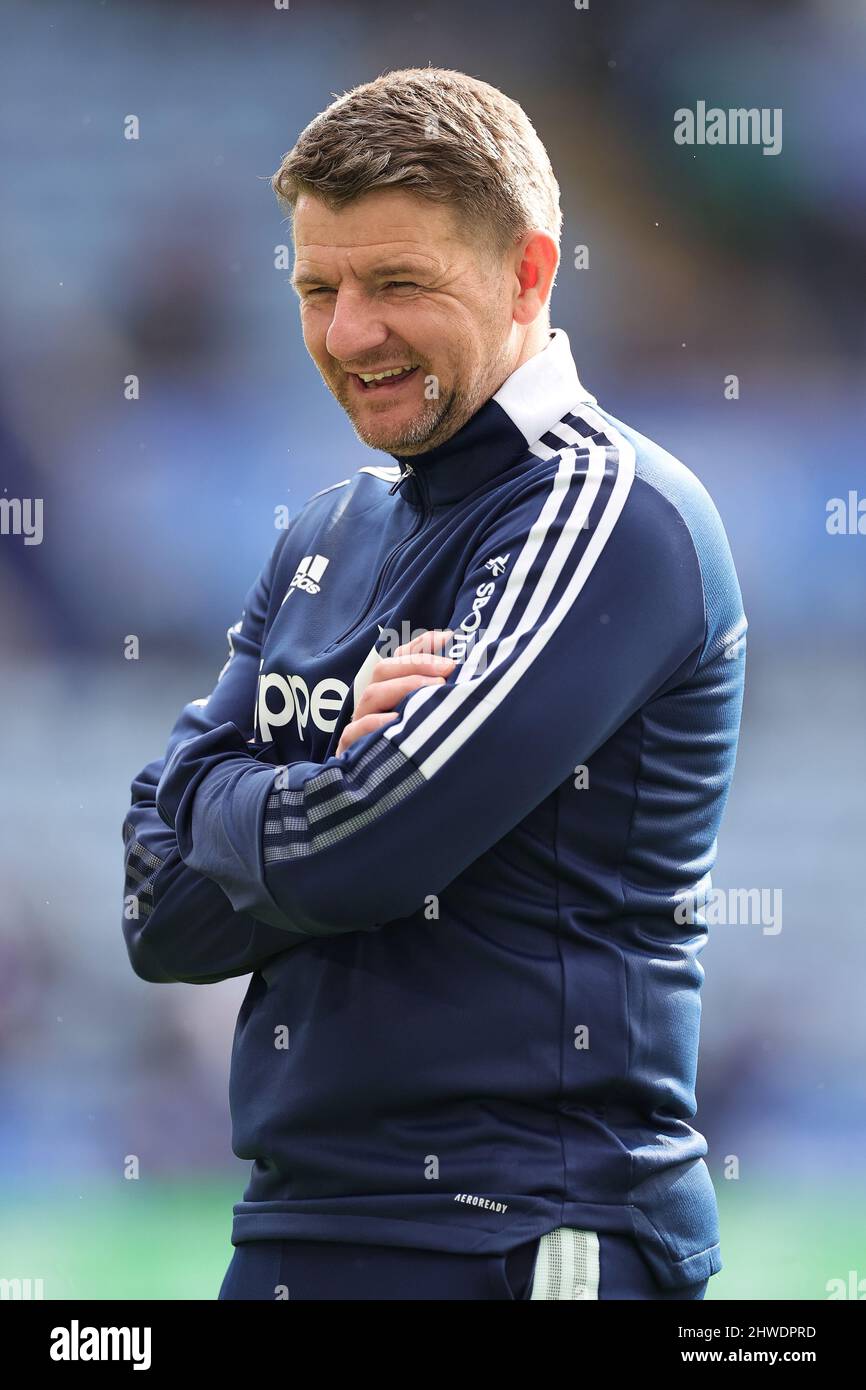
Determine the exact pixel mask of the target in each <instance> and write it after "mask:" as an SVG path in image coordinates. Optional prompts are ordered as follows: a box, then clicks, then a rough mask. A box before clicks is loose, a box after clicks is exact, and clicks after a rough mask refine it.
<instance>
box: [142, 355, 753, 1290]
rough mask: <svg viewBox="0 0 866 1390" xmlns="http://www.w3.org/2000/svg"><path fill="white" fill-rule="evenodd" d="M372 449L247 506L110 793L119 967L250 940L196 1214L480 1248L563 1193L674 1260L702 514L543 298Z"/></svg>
mask: <svg viewBox="0 0 866 1390" xmlns="http://www.w3.org/2000/svg"><path fill="white" fill-rule="evenodd" d="M394 457H395V458H396V460H397V465H396V466H395V465H389V466H386V467H381V466H373V467H366V468H361V469H360V470H359V471H358V472H357V473H356V475H355V476H354V477H353V478H352V479H349V480H347V481H345V482H341V483H337V484H335V485H334V486H333V487H330V488H326V489H324V491H322V492H321V493H317V494H316V495H315V496H314V497H312V498H311V499H310V500H309V502H308V503H307V504H306V506H305V507H304V508H303V509H302V510H301V511H300V513H299V514H298V515H297V517H295V518H294V520H293V521H292V522H291V523H290V524H289V526H288V527H287V528H286V529H285V530H283V531H282V532H281V534H280V538H279V540H278V542H277V544H276V546H275V548H274V551H273V554H272V555H271V557H270V560H269V562H268V563H267V564H266V566H265V568H264V570H263V572H262V574H261V575H260V577H259V579H258V580H257V582H256V583H255V584H254V585H253V587H252V589H251V590H250V592H249V595H248V597H247V600H246V606H245V609H244V612H243V615H242V620H241V621H240V622H239V623H238V624H236V625H235V627H234V628H232V629H230V631H229V646H230V653H229V659H228V661H227V662H226V664H225V666H224V667H223V670H222V672H221V673H220V677H219V679H218V681H217V684H216V687H215V689H214V690H213V692H212V694H211V695H210V696H209V697H208V698H207V699H206V700H197V701H194V702H193V703H191V704H190V705H188V706H187V707H186V708H185V709H184V710H183V712H182V713H181V715H180V717H179V719H178V721H177V723H176V724H175V726H174V729H173V731H172V734H171V738H170V741H169V746H168V750H167V753H166V756H165V758H164V759H160V760H158V761H156V762H152V763H150V764H148V766H147V767H145V768H144V769H143V771H142V772H141V773H140V774H139V776H138V777H137V778H136V779H135V781H134V782H133V785H132V805H131V808H130V810H129V812H128V814H127V817H126V820H125V823H124V840H125V864H126V894H127V899H126V907H125V913H124V933H125V938H126V943H127V947H128V950H129V955H130V959H131V961H132V965H133V967H134V969H135V970H136V972H137V973H138V974H139V975H140V976H142V977H143V978H144V979H146V980H153V981H175V980H179V981H187V982H192V983H206V982H210V981H215V980H221V979H226V978H227V977H229V976H232V975H241V974H247V973H252V980H251V981H250V985H249V988H248V991H247V995H246V998H245V1000H244V1003H243V1006H242V1008H241V1012H240V1015H239V1018H238V1022H237V1027H236V1031H235V1038H234V1049H233V1054H232V1070H231V1085H230V1099H231V1111H232V1120H233V1147H234V1150H235V1152H236V1153H237V1154H238V1156H239V1157H241V1158H248V1159H251V1160H252V1161H253V1162H252V1172H251V1177H250V1182H249V1186H248V1187H247V1190H246V1192H245V1193H244V1200H243V1201H241V1202H239V1203H238V1204H237V1205H236V1207H235V1209H234V1211H235V1214H234V1227H233V1234H232V1239H233V1241H234V1242H235V1243H236V1244H237V1243H239V1242H242V1241H245V1240H257V1239H262V1238H293V1237H294V1238H304V1239H311V1238H312V1239H321V1240H332V1241H340V1240H346V1241H362V1242H369V1243H373V1244H393V1245H404V1246H415V1247H418V1248H422V1249H431V1250H451V1251H464V1252H471V1251H478V1252H497V1253H498V1252H502V1251H505V1250H507V1249H509V1248H510V1247H511V1246H513V1245H517V1244H520V1243H522V1242H523V1241H526V1240H530V1239H532V1238H534V1237H536V1236H540V1235H542V1234H543V1233H544V1232H546V1231H549V1230H552V1229H553V1228H555V1227H557V1226H562V1225H567V1226H576V1227H581V1228H584V1229H591V1230H595V1231H614V1232H620V1233H626V1234H630V1235H632V1236H634V1237H636V1238H637V1239H638V1241H639V1242H640V1244H641V1248H642V1250H643V1252H644V1254H645V1255H646V1258H647V1260H648V1261H649V1263H650V1265H651V1267H652V1268H653V1270H654V1272H655V1274H656V1277H657V1278H658V1279H659V1280H660V1281H661V1282H662V1283H663V1284H664V1285H666V1286H668V1287H674V1286H677V1285H682V1284H686V1283H691V1282H693V1281H696V1280H700V1279H705V1278H707V1277H708V1276H709V1275H711V1274H713V1273H714V1272H716V1271H717V1270H718V1269H719V1268H720V1267H721V1259H720V1255H719V1244H718V1222H717V1210H716V1200H715V1193H714V1190H713V1186H712V1182H711V1179H710V1174H709V1171H708V1168H707V1166H706V1163H705V1161H704V1157H703V1156H704V1155H705V1154H706V1152H707V1146H706V1142H705V1140H704V1139H703V1137H702V1136H701V1135H700V1134H699V1133H698V1132H697V1131H696V1130H695V1129H694V1128H693V1127H692V1126H691V1125H690V1123H689V1121H690V1120H691V1119H692V1118H693V1116H694V1115H695V1110H696V1104H695V1077H696V1067H697V1054H698V1035H699V1023H700V986H701V981H702V979H703V970H702V967H701V965H700V963H699V961H698V954H699V952H700V950H701V949H702V947H703V945H704V944H705V941H706V936H707V933H706V925H705V923H704V920H703V916H702V915H701V913H700V911H699V910H698V911H697V912H695V911H692V912H691V913H690V914H689V917H690V920H689V919H688V918H687V920H685V921H683V920H682V918H683V905H684V904H687V903H689V902H691V904H692V905H693V906H694V905H695V904H697V907H698V909H699V906H700V901H701V898H702V895H703V894H704V893H706V891H707V889H708V887H709V884H710V878H709V874H710V870H711V868H712V866H713V863H714V861H715V855H716V837H717V832H718V829H719V823H720V820H721V817H722V812H723V809H724V805H725V801H726V799H727V795H728V791H729V787H730V782H731V777H732V773H733V768H734V759H735V753H736V744H737V736H738V731H739V723H740V711H741V704H742V694H743V676H744V664H745V632H746V620H745V617H744V613H743V604H742V598H741V595H740V589H739V584H738V581H737V576H736V571H735V569H734V564H733V561H732V558H731V554H730V550H729V547H728V542H727V539H726V536H725V532H724V529H723V527H722V523H721V521H720V519H719V516H718V513H717V511H716V509H715V507H714V505H713V503H712V501H711V499H710V498H709V496H708V494H707V492H706V491H705V489H704V488H703V486H702V485H701V483H700V482H699V481H698V480H697V479H696V478H695V476H694V475H693V474H692V473H691V472H690V471H689V470H688V469H687V468H685V467H684V466H683V465H682V464H681V463H679V462H678V461H677V460H676V459H674V458H672V457H671V456H670V455H669V454H667V453H665V452H664V451H663V450H662V449H660V448H659V447H658V446H656V445H655V444H653V443H651V442H650V441H649V440H647V439H645V438H643V437H642V436H641V435H639V434H637V433H636V432H635V431H634V430H632V429H630V428H629V427H627V426H626V425H624V424H622V423H621V422H620V421H618V420H615V419H613V417H611V416H610V415H609V414H608V413H607V412H606V411H604V410H602V409H601V408H600V407H599V406H598V404H597V402H596V401H595V398H594V397H592V396H590V395H589V394H588V393H587V392H586V391H585V390H584V389H583V387H582V386H581V383H580V381H579V380H578V376H577V372H576V370H575V366H574V362H573V359H572V355H571V351H570V347H569V342H568V338H567V337H566V335H565V333H563V332H562V330H560V329H557V330H553V331H552V333H551V335H550V339H549V342H548V344H547V345H546V347H545V349H544V350H543V351H542V352H540V353H538V354H537V355H536V356H534V357H533V358H531V359H530V360H529V361H527V362H526V363H524V364H523V365H522V366H521V367H520V368H518V370H517V371H515V372H514V373H513V374H512V375H511V376H510V377H509V378H508V380H507V381H506V382H505V384H504V385H503V386H502V388H501V389H500V390H499V391H497V393H496V394H495V395H494V396H493V397H492V398H491V399H490V400H489V401H487V402H486V404H485V405H483V406H482V407H481V408H480V409H479V410H478V411H477V412H476V414H475V415H474V416H473V417H472V418H471V419H470V420H469V421H468V422H467V423H466V424H465V425H464V426H463V427H462V428H461V429H460V430H458V431H457V433H456V434H455V435H454V436H453V437H452V438H451V439H449V440H448V441H447V442H446V443H445V444H443V445H440V446H439V447H437V448H435V449H432V450H430V451H428V452H427V453H424V454H421V455H418V456H415V457H414V458H412V459H411V460H408V459H401V458H400V457H399V456H397V455H395V456H394ZM409 465H411V468H410V467H409ZM428 628H451V629H453V630H454V634H455V635H454V638H453V639H451V642H450V645H449V647H448V648H447V651H448V653H450V654H452V655H454V656H455V657H456V665H455V667H454V670H453V672H452V674H451V675H450V676H449V677H448V679H447V680H446V681H445V682H444V684H439V685H435V686H427V687H425V688H423V689H421V690H419V691H416V692H415V693H413V694H411V695H409V696H407V697H406V699H404V700H403V701H402V702H401V703H400V705H399V706H398V714H399V718H398V719H396V720H395V721H393V722H392V723H390V724H389V725H387V726H386V727H385V728H384V729H382V730H380V731H378V732H375V733H371V734H368V735H366V736H364V737H362V738H361V739H359V740H358V741H357V742H356V743H355V744H354V745H353V746H352V747H351V748H350V749H348V750H347V751H346V752H344V753H343V754H341V755H340V756H339V757H337V756H335V749H336V746H337V743H338V741H339V737H340V733H341V731H342V729H343V728H344V726H345V724H346V723H347V722H348V721H349V719H350V718H351V715H352V711H353V709H354V706H355V703H356V701H357V699H358V698H359V696H360V693H361V691H362V690H363V689H364V686H365V684H366V683H367V681H368V680H369V679H370V676H371V673H372V670H373V667H374V666H375V664H376V662H377V660H378V659H379V658H380V657H381V656H382V655H389V654H393V651H394V649H395V648H396V646H397V645H398V643H400V642H403V641H407V640H409V638H410V637H411V636H412V635H415V634H417V632H418V631H419V630H422V629H428Z"/></svg>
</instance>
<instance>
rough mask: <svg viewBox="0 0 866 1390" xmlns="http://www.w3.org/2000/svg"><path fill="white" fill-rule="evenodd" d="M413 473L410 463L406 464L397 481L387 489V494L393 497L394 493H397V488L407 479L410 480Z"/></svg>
mask: <svg viewBox="0 0 866 1390" xmlns="http://www.w3.org/2000/svg"><path fill="white" fill-rule="evenodd" d="M414 472H415V469H414V468H413V467H412V465H411V463H407V464H406V467H405V469H404V471H403V472H402V473H401V474H400V476H399V478H398V479H397V481H396V482H394V483H392V484H391V486H390V487H389V488H388V492H389V494H390V496H391V497H393V496H394V493H395V492H396V491H397V489H398V487H401V486H402V484H403V483H405V481H406V479H407V478H411V477H412V476H413V474H414Z"/></svg>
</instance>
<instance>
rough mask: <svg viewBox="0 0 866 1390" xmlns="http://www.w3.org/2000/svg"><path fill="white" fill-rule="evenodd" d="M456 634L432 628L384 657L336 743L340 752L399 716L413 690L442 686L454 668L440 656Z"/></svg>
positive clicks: (443, 629) (452, 662) (343, 751)
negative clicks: (399, 708) (396, 710)
mask: <svg viewBox="0 0 866 1390" xmlns="http://www.w3.org/2000/svg"><path fill="white" fill-rule="evenodd" d="M451 636H453V633H452V632H451V631H450V629H448V628H432V629H431V630H430V631H428V632H422V633H421V635H420V637H416V638H414V639H413V641H411V642H406V643H404V645H403V646H402V647H398V648H397V650H396V651H395V653H394V655H393V656H383V657H382V659H381V661H380V662H379V664H378V666H377V667H376V668H375V670H374V672H373V675H372V677H371V679H370V683H369V685H368V686H367V687H366V689H365V690H364V693H363V694H362V696H361V698H360V700H359V701H358V703H357V705H356V706H355V709H354V711H353V712H352V718H351V721H350V722H349V723H348V724H347V725H346V727H345V729H344V730H343V732H342V734H341V735H340V742H339V743H338V744H337V755H338V756H339V754H340V753H345V751H346V749H347V748H351V746H352V744H353V743H355V742H356V741H357V740H358V739H359V738H363V736H364V734H371V733H373V732H374V731H375V730H376V729H381V728H383V727H384V726H385V725H386V724H390V723H391V721H392V720H394V719H396V718H397V715H396V714H395V713H394V710H395V707H396V706H397V705H399V703H400V701H401V700H403V699H404V698H405V697H406V696H407V695H411V693H412V691H413V690H418V689H420V687H421V686H422V685H442V684H444V681H445V677H446V676H448V675H450V674H451V671H452V670H453V669H454V664H455V663H454V661H453V659H452V658H451V657H450V656H439V655H437V653H438V650H439V648H441V647H442V646H444V644H445V643H446V642H447V641H448V639H449V637H451Z"/></svg>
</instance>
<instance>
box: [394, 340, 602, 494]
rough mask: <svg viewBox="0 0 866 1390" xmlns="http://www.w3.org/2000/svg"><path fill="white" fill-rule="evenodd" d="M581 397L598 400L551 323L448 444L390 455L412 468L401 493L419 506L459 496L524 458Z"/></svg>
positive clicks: (404, 469)
mask: <svg viewBox="0 0 866 1390" xmlns="http://www.w3.org/2000/svg"><path fill="white" fill-rule="evenodd" d="M581 402H589V403H594V402H595V397H594V396H591V395H590V394H589V392H588V391H587V390H586V389H585V388H584V387H583V386H582V385H581V383H580V380H579V378H578V375H577V368H576V367H575V365H574V359H573V357H572V355H571V346H570V344H569V341H568V336H567V334H566V333H565V332H564V331H563V330H562V329H561V328H553V329H551V331H550V336H549V340H548V342H547V344H546V346H545V347H544V348H542V350H541V352H537V353H536V354H535V355H534V356H533V357H530V358H529V359H528V361H526V362H524V363H523V365H522V366H520V367H518V368H517V370H516V371H515V372H512V373H511V376H509V377H508V378H507V379H506V380H505V381H504V382H503V384H502V385H501V386H500V388H499V390H498V391H497V392H496V393H495V395H493V396H491V397H490V399H489V400H488V401H486V402H485V404H484V405H482V406H481V407H480V408H479V409H478V410H477V411H476V412H475V414H474V415H472V416H470V418H469V419H468V420H467V421H466V423H465V424H464V425H462V426H461V427H460V429H459V430H457V431H456V432H455V433H454V434H453V435H452V436H451V438H450V439H446V440H445V443H444V444H439V445H437V447H436V448H435V449H428V450H427V451H426V452H425V453H422V454H413V455H411V456H410V457H404V456H402V455H400V454H392V455H391V457H392V458H394V459H396V461H397V463H398V464H399V465H400V468H401V471H402V472H403V473H405V471H406V467H407V465H411V468H412V473H411V474H409V475H407V476H406V477H405V479H404V480H403V481H399V490H400V496H401V497H403V498H405V500H406V501H407V502H410V503H411V504H412V505H413V506H416V507H420V506H421V505H422V503H423V500H424V496H425V494H426V496H427V498H429V501H430V503H431V504H432V505H433V506H439V505H441V504H443V503H449V502H457V501H459V500H460V498H461V497H464V496H466V495H467V494H468V493H470V492H473V491H474V490H475V489H476V488H477V487H481V486H482V484H483V483H486V482H488V481H489V480H490V479H491V478H493V477H495V476H496V474H497V473H504V472H505V470H506V469H508V468H511V467H512V466H513V465H514V464H515V463H517V462H519V461H520V460H521V459H522V458H524V457H525V456H526V454H527V453H528V452H529V450H530V448H531V446H532V445H533V444H535V443H536V442H537V441H538V440H539V439H540V438H541V436H542V435H543V434H545V433H546V432H547V431H548V430H549V429H551V427H552V426H553V425H555V424H556V423H557V422H558V421H559V420H561V419H562V417H563V416H564V415H567V414H568V413H569V412H570V411H573V410H575V409H576V408H577V406H578V405H580V404H581ZM416 475H420V476H421V479H422V483H421V485H419V482H418V477H417V476H416ZM397 485H398V479H397V475H396V474H395V487H396V486H397Z"/></svg>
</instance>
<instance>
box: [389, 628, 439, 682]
mask: <svg viewBox="0 0 866 1390" xmlns="http://www.w3.org/2000/svg"><path fill="white" fill-rule="evenodd" d="M452 636H453V633H451V632H450V631H448V630H443V629H435V630H433V631H430V632H423V633H422V634H421V635H420V637H416V638H415V639H414V640H413V641H412V642H406V643H404V645H403V646H402V647H398V648H397V650H396V651H395V652H394V655H393V656H383V657H382V658H381V659H380V660H379V662H378V663H377V665H376V666H375V668H374V670H373V675H372V677H371V681H370V683H371V684H373V683H374V682H376V683H378V682H379V681H388V680H393V679H394V678H395V677H399V676H406V675H410V674H417V675H420V676H447V675H449V674H450V673H451V671H452V670H453V669H454V659H453V657H450V656H442V655H441V654H440V653H439V651H438V650H434V649H438V648H439V647H442V646H444V645H445V643H446V642H447V641H448V639H449V638H450V637H452Z"/></svg>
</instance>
